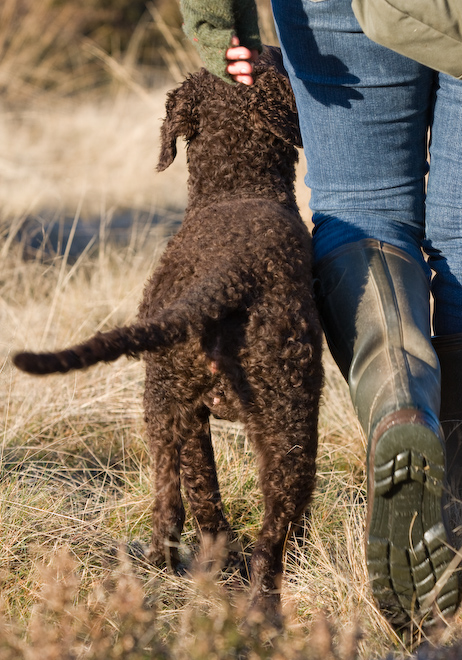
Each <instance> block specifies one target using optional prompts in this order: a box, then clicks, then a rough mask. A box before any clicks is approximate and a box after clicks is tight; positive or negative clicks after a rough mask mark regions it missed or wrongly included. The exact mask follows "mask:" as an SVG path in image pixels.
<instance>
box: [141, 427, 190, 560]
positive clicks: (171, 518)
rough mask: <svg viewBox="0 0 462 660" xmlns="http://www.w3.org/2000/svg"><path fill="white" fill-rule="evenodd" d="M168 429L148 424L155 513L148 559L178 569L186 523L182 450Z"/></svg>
mask: <svg viewBox="0 0 462 660" xmlns="http://www.w3.org/2000/svg"><path fill="white" fill-rule="evenodd" d="M165 422H166V425H165V426H164V425H163V424H162V425H161V424H156V423H155V422H152V421H149V420H148V423H147V428H148V435H149V438H150V444H151V452H152V460H153V469H154V483H155V493H156V495H155V502H154V506H153V510H152V541H151V546H150V548H149V550H148V553H147V556H148V559H149V560H150V561H151V562H152V563H154V564H156V565H162V564H164V563H166V564H167V566H168V567H169V568H171V569H175V568H176V567H177V566H178V565H179V563H180V557H179V552H178V549H179V544H180V536H181V532H182V530H183V524H184V520H185V511H184V506H183V501H182V498H181V491H180V446H181V442H180V439H179V437H178V435H177V434H176V433H175V432H174V431H172V426H171V425H169V421H168V420H167V418H166V419H165Z"/></svg>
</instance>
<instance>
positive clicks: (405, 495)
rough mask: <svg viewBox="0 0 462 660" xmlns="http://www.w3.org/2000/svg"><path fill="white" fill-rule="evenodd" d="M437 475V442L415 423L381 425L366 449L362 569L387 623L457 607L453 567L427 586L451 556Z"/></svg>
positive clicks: (440, 468)
mask: <svg viewBox="0 0 462 660" xmlns="http://www.w3.org/2000/svg"><path fill="white" fill-rule="evenodd" d="M444 475H445V456H444V448H443V445H442V442H441V441H440V439H439V437H438V436H437V435H435V433H434V432H433V431H432V430H431V429H429V428H427V427H425V426H422V425H416V424H398V425H396V426H394V427H391V428H389V429H388V430H387V431H386V432H385V433H384V434H383V435H382V436H381V437H379V439H378V440H377V443H376V446H375V447H374V451H373V452H371V456H370V465H369V479H370V480H371V481H370V484H369V492H370V500H372V501H371V504H370V507H371V508H370V511H369V516H368V537H367V546H366V551H367V568H368V572H369V577H370V580H371V585H372V592H373V594H374V597H375V598H376V600H377V601H378V604H379V606H380V609H381V610H382V611H383V613H384V614H385V615H386V616H387V618H388V619H389V620H390V622H391V623H392V624H393V625H394V626H395V627H401V626H403V625H408V624H409V622H410V621H414V622H417V623H420V622H423V621H424V622H426V623H428V624H431V623H432V622H433V621H434V619H435V616H436V618H438V616H439V614H440V615H442V616H443V617H447V616H449V615H452V614H454V613H455V611H456V609H457V607H458V605H459V585H458V578H457V574H456V573H455V572H452V573H450V574H449V576H448V578H447V580H446V579H445V578H444V580H443V584H440V583H439V584H438V585H437V588H436V589H435V585H436V584H437V582H438V580H439V579H440V578H441V577H442V576H443V574H444V573H445V571H446V569H447V568H448V566H449V564H450V563H451V561H452V560H453V558H454V555H455V552H454V550H453V549H452V547H451V538H450V533H449V531H448V527H447V524H446V522H445V520H444V515H443V497H444V488H445V477H444ZM371 495H372V497H371ZM435 592H436V593H435ZM435 605H436V608H435ZM438 611H439V613H438Z"/></svg>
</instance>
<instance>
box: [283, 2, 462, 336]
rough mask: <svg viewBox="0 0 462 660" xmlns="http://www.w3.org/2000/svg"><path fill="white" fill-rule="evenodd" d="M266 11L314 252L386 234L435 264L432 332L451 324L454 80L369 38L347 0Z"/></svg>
mask: <svg viewBox="0 0 462 660" xmlns="http://www.w3.org/2000/svg"><path fill="white" fill-rule="evenodd" d="M273 11H274V17H275V21H276V24H277V28H278V32H279V37H280V41H281V46H282V50H283V54H284V62H285V66H286V68H287V71H288V72H289V76H290V79H291V83H292V87H293V89H294V93H295V97H296V100H297V106H298V110H299V115H300V125H301V131H302V137H303V145H304V150H305V154H306V159H307V170H308V174H307V176H306V183H307V185H308V186H309V187H310V188H311V191H312V196H311V202H310V205H311V208H312V210H313V222H314V231H313V248H314V255H315V261H319V260H320V259H322V258H323V257H325V256H326V255H327V254H328V253H329V252H331V251H332V250H334V249H335V248H337V247H339V246H340V245H343V244H346V243H351V242H353V241H356V240H361V239H363V238H376V239H378V240H381V241H384V242H387V243H391V244H392V245H395V246H397V247H399V248H401V249H403V250H405V251H406V252H408V253H410V254H411V255H412V256H413V257H414V258H415V259H417V260H418V261H419V262H420V263H421V264H422V266H423V267H424V268H425V269H426V270H427V272H428V274H429V276H430V270H429V266H430V267H431V269H432V270H433V271H434V277H433V279H432V284H431V287H432V293H433V295H434V298H435V315H434V332H435V334H452V333H457V332H462V81H459V80H456V79H454V78H451V77H450V76H446V75H444V74H438V73H436V72H435V71H433V70H431V69H428V68H427V67H424V66H422V65H420V64H418V63H416V62H414V61H412V60H410V59H407V58H405V57H402V56H401V55H398V54H396V53H394V52H392V51H390V50H388V49H386V48H383V47H382V46H379V45H377V44H375V43H373V42H372V41H370V40H369V39H368V38H367V37H366V36H365V35H364V34H363V32H362V31H361V29H360V27H359V24H358V23H357V21H356V19H355V17H354V14H353V12H352V10H351V0H273ZM429 129H430V131H431V146H430V153H431V167H430V174H429V179H428V190H427V191H426V190H425V183H426V181H425V179H426V175H427V173H428V170H429V168H428V163H427V146H428V135H429ZM422 248H423V249H424V250H425V252H426V253H427V255H428V265H427V263H426V262H425V261H424V258H423V256H422V251H421V249H422Z"/></svg>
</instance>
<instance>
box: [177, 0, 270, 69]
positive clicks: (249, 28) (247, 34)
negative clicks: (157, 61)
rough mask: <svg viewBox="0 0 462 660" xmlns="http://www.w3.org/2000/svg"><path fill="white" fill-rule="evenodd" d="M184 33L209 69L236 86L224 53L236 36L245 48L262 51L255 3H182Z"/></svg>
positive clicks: (248, 0)
mask: <svg viewBox="0 0 462 660" xmlns="http://www.w3.org/2000/svg"><path fill="white" fill-rule="evenodd" d="M180 6H181V12H182V14H183V20H184V26H183V29H184V31H185V33H186V35H187V36H188V37H189V39H190V40H191V41H192V42H193V43H194V45H195V46H196V48H197V50H198V51H199V55H200V57H201V59H202V61H203V63H204V66H205V67H206V69H208V70H209V71H210V72H211V73H213V74H215V75H216V76H219V77H220V78H223V79H224V80H226V81H227V82H233V80H232V78H231V76H230V75H229V74H228V73H227V72H226V58H225V52H226V50H227V49H228V48H229V47H230V45H231V37H232V36H234V35H236V36H237V37H238V38H239V42H240V44H241V45H242V46H246V47H247V48H249V49H256V50H258V51H259V52H261V50H262V44H261V39H260V32H259V29H258V16H257V8H256V5H255V0H181V3H180Z"/></svg>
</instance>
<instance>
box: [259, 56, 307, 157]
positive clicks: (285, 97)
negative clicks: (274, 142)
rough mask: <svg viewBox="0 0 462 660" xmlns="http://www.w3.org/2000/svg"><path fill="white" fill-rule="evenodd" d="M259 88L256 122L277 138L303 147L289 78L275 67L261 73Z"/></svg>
mask: <svg viewBox="0 0 462 660" xmlns="http://www.w3.org/2000/svg"><path fill="white" fill-rule="evenodd" d="M255 84H256V85H257V86H258V87H259V98H260V100H259V102H258V103H257V104H256V106H255V121H256V122H257V123H261V124H262V125H263V127H264V129H266V130H267V131H270V132H271V133H273V135H275V136H276V137H278V138H280V139H281V140H284V142H288V143H289V144H292V145H294V146H295V147H302V137H301V134H300V126H299V123H298V112H297V106H296V104H295V97H294V93H293V91H292V88H291V86H290V82H289V78H288V77H287V76H285V75H283V74H281V73H280V72H279V71H277V70H276V69H275V68H274V67H271V68H269V69H267V70H266V71H264V72H263V73H261V74H260V75H259V76H258V78H257V81H256V83H255Z"/></svg>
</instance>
